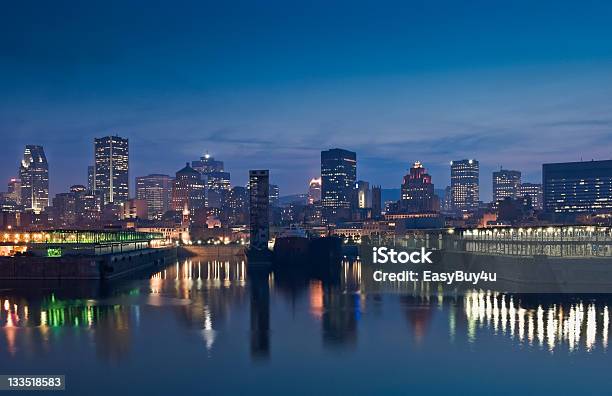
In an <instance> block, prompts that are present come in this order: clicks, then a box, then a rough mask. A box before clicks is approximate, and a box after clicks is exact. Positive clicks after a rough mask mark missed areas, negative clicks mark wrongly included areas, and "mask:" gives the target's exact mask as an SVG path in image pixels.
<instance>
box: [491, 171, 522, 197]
mask: <svg viewBox="0 0 612 396" xmlns="http://www.w3.org/2000/svg"><path fill="white" fill-rule="evenodd" d="M520 185H521V172H520V171H516V170H508V169H500V170H498V171H496V172H493V203H497V202H499V201H501V200H503V199H505V198H516V197H518V196H519V187H520Z"/></svg>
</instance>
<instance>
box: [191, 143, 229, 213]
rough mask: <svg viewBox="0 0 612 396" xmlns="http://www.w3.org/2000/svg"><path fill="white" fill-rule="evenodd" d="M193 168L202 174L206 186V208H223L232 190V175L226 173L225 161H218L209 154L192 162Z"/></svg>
mask: <svg viewBox="0 0 612 396" xmlns="http://www.w3.org/2000/svg"><path fill="white" fill-rule="evenodd" d="M191 167H192V168H193V169H195V170H196V171H198V172H200V174H201V175H202V180H203V181H204V182H205V184H206V207H208V208H221V207H222V206H223V203H224V201H225V200H226V199H227V195H228V193H229V191H230V189H231V188H232V186H231V178H230V173H229V172H225V170H224V164H223V161H217V160H215V159H214V158H213V157H212V156H211V155H210V154H208V153H207V154H205V155H204V156H203V157H200V159H199V160H197V161H192V162H191Z"/></svg>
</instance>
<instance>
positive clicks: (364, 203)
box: [355, 180, 372, 209]
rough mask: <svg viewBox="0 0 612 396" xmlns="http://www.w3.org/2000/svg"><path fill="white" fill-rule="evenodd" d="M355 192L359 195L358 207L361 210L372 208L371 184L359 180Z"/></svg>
mask: <svg viewBox="0 0 612 396" xmlns="http://www.w3.org/2000/svg"><path fill="white" fill-rule="evenodd" d="M355 190H356V194H357V202H356V204H357V207H358V208H359V209H365V208H370V207H371V206H372V196H371V193H370V183H368V182H367V181H363V180H359V181H358V182H357V183H355Z"/></svg>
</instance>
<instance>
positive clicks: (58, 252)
mask: <svg viewBox="0 0 612 396" xmlns="http://www.w3.org/2000/svg"><path fill="white" fill-rule="evenodd" d="M47 257H62V248H48V249H47Z"/></svg>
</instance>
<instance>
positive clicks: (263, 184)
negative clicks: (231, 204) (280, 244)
mask: <svg viewBox="0 0 612 396" xmlns="http://www.w3.org/2000/svg"><path fill="white" fill-rule="evenodd" d="M269 208H270V172H269V171H268V170H251V171H249V209H250V210H249V218H250V222H249V223H250V231H251V248H252V249H255V250H265V249H267V248H268V240H269V239H270V213H269Z"/></svg>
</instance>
